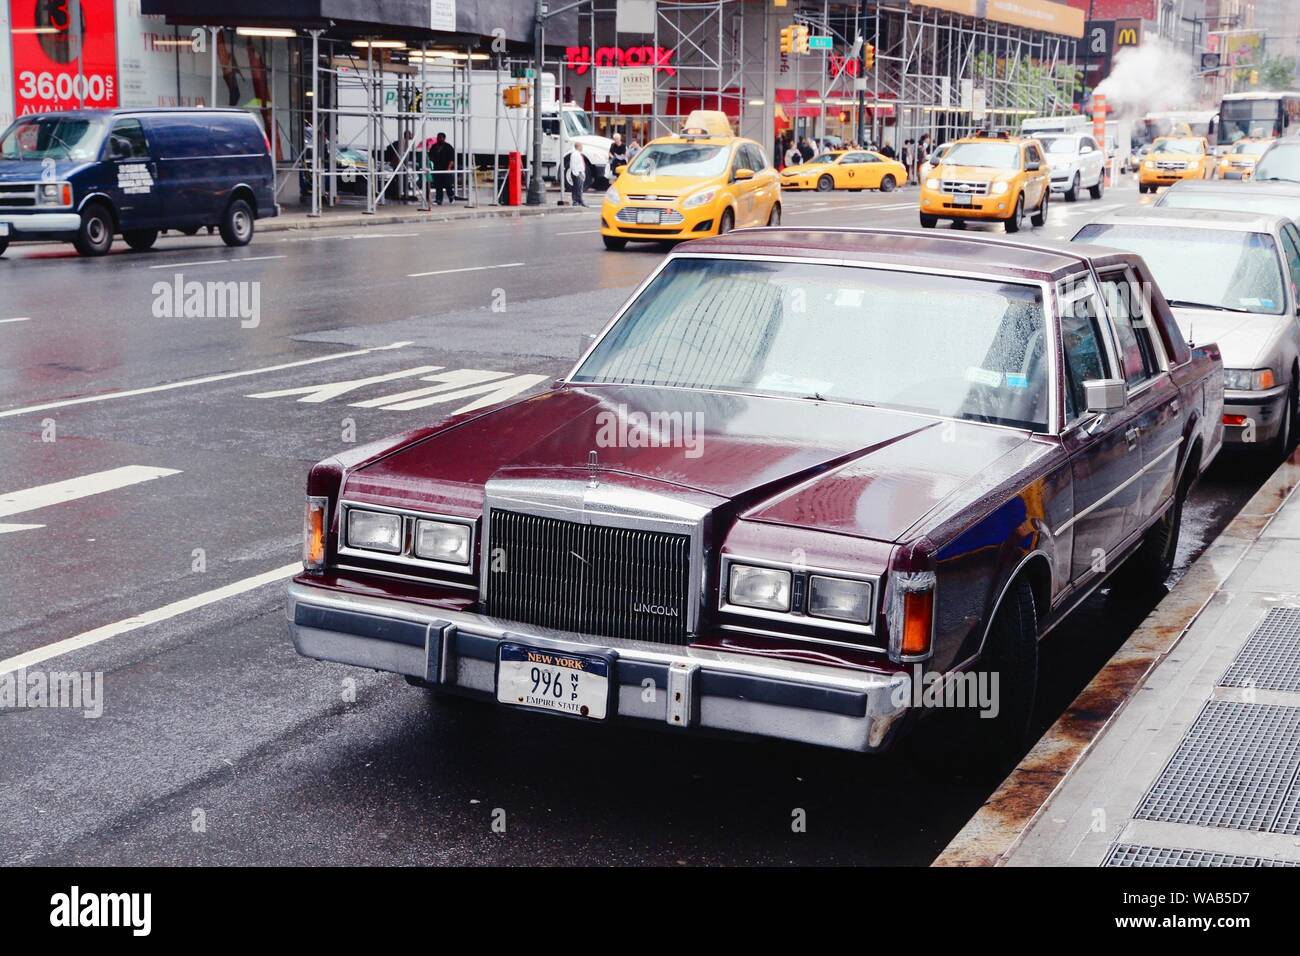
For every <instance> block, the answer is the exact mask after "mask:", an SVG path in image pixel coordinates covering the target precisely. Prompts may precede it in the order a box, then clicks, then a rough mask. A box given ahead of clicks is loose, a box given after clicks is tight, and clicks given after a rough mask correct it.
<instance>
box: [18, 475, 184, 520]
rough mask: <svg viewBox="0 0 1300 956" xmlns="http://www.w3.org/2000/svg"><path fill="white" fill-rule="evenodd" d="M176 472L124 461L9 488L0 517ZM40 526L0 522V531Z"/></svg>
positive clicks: (97, 493)
mask: <svg viewBox="0 0 1300 956" xmlns="http://www.w3.org/2000/svg"><path fill="white" fill-rule="evenodd" d="M179 474H180V472H179V471H178V470H177V469H175V468H151V467H149V466H147V465H124V466H123V467H121V468H110V469H109V470H108V471H97V472H94V473H93V474H89V475H82V476H81V477H79V478H67V479H64V480H63V481H52V482H50V483H49V484H47V485H36V486H35V487H33V488H23V489H22V490H21V491H11V492H9V493H8V494H3V493H0V518H8V517H9V516H10V515H17V514H23V513H24V512H28V511H37V510H39V509H41V508H48V507H49V506H50V505H57V504H62V503H64V502H66V501H76V500H77V499H78V498H87V497H89V496H90V495H100V494H103V493H104V492H106V491H116V490H117V489H118V488H127V487H130V486H131V485H138V484H139V483H140V482H142V481H153V480H154V479H155V478H165V477H166V476H168V475H179ZM43 527H44V525H39V524H0V534H5V533H6V532H9V531H30V530H32V529H33V528H43Z"/></svg>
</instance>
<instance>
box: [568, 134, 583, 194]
mask: <svg viewBox="0 0 1300 956" xmlns="http://www.w3.org/2000/svg"><path fill="white" fill-rule="evenodd" d="M565 176H567V177H568V180H569V196H570V198H571V199H572V200H573V204H574V205H575V206H585V205H587V203H586V202H585V201H584V200H583V198H582V194H583V192H584V191H585V190H586V188H587V159H586V157H584V156H583V155H582V144H581V143H574V144H573V152H571V153H570V154H569V168H568V169H567V170H565Z"/></svg>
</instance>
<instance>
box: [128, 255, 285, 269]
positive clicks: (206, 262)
mask: <svg viewBox="0 0 1300 956" xmlns="http://www.w3.org/2000/svg"><path fill="white" fill-rule="evenodd" d="M287 258H289V257H288V256H244V257H243V258H240V259H200V260H199V261H197V262H166V263H163V264H162V265H159V266H150V267H149V268H150V269H188V268H189V267H190V266H214V265H217V264H218V263H223V262H265V261H266V260H267V259H287Z"/></svg>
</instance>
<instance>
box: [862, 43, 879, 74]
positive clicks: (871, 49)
mask: <svg viewBox="0 0 1300 956" xmlns="http://www.w3.org/2000/svg"><path fill="white" fill-rule="evenodd" d="M862 65H863V66H864V67H866V68H867V69H868V70H870V69H872V68H873V67H875V65H876V45H875V44H874V43H868V44H867V45H866V46H865V47H863V50H862Z"/></svg>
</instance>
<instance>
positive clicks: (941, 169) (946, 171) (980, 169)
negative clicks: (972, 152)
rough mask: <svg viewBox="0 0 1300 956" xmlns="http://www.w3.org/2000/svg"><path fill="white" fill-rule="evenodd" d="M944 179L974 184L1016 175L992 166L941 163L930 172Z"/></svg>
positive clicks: (1011, 171) (1014, 172)
mask: <svg viewBox="0 0 1300 956" xmlns="http://www.w3.org/2000/svg"><path fill="white" fill-rule="evenodd" d="M930 172H932V173H938V174H939V176H940V178H943V179H969V180H971V181H973V182H990V183H991V182H996V181H997V180H999V179H1011V178H1013V177H1014V176H1015V175H1016V171H1015V170H1014V169H994V168H993V167H992V166H958V165H955V164H953V163H940V164H939V165H938V166H935V167H934V168H933V169H931V170H930Z"/></svg>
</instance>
